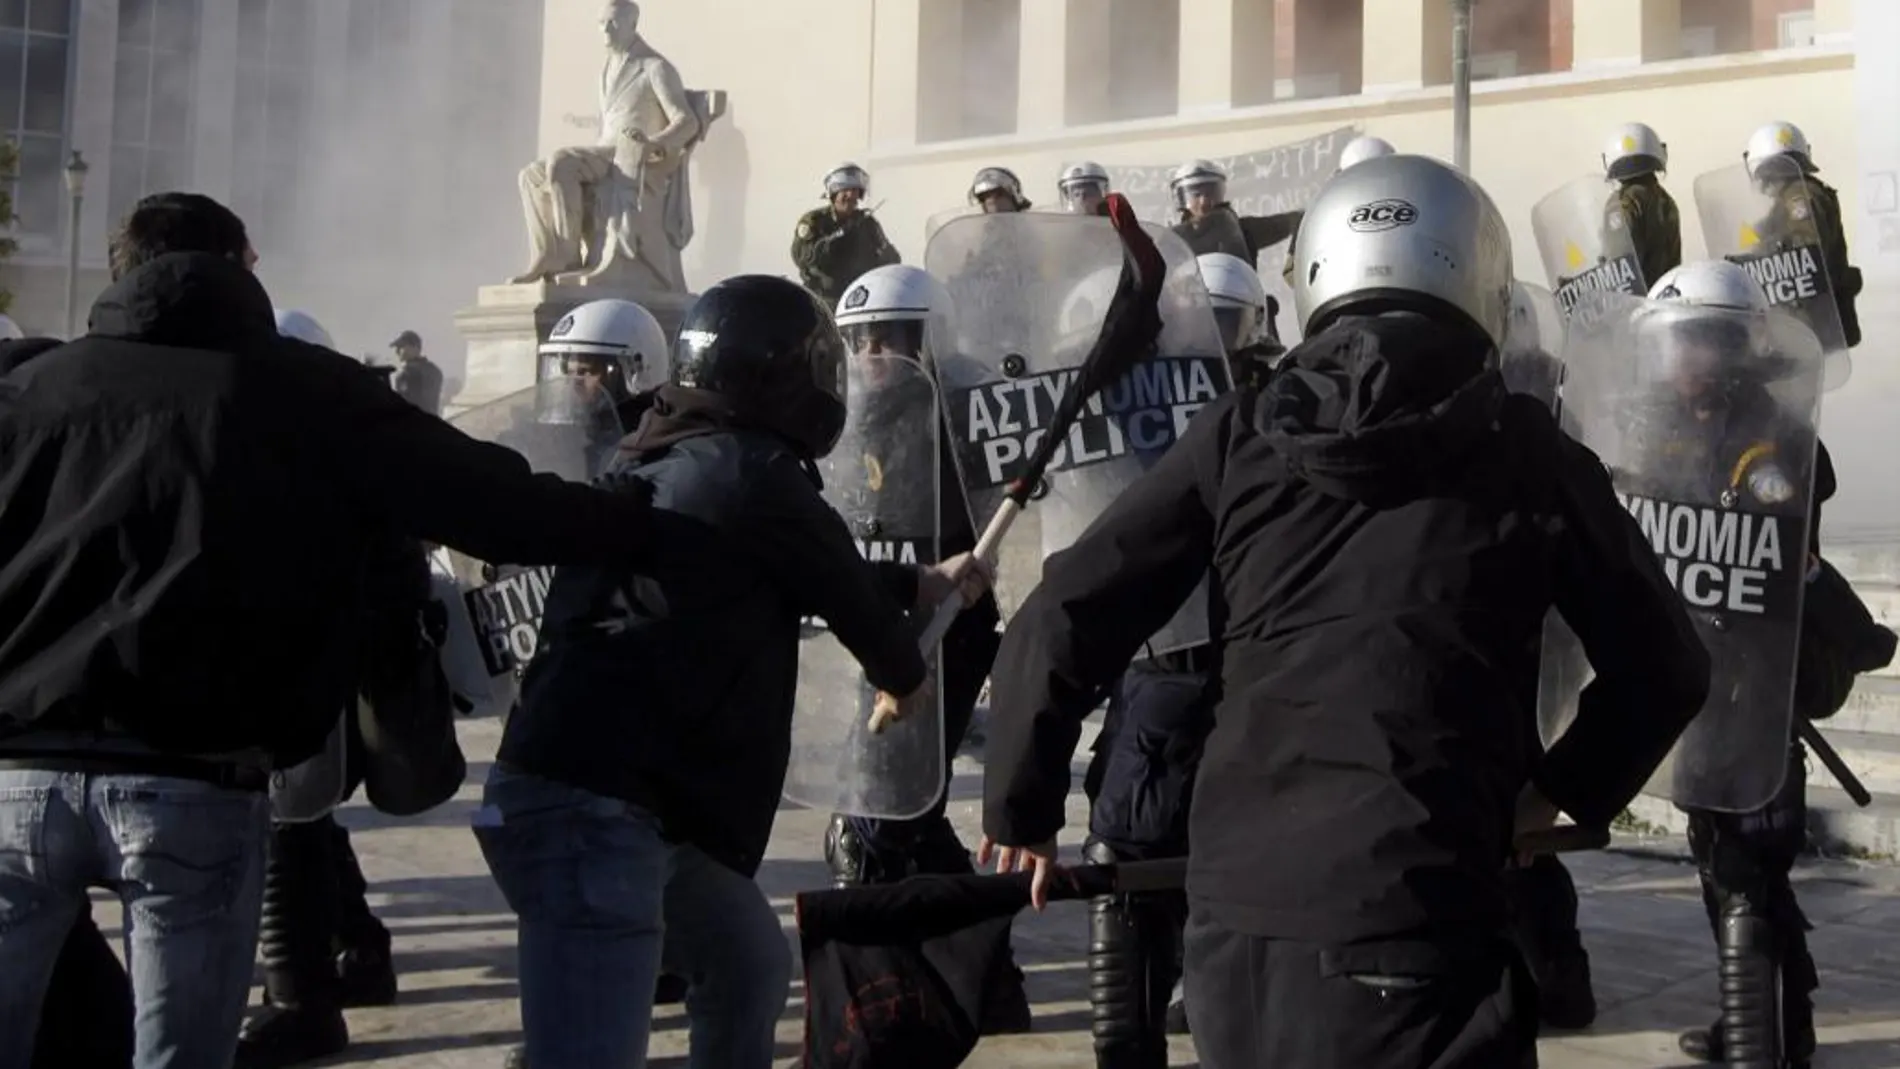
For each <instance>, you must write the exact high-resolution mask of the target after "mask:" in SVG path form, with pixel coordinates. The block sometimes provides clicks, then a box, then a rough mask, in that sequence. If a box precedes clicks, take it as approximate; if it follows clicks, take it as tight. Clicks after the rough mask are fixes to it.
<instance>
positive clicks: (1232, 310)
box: [1197, 252, 1267, 354]
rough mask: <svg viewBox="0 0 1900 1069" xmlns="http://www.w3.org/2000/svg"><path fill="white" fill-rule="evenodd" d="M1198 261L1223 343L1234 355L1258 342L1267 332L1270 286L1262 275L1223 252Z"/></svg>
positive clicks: (1202, 257) (1245, 262) (1204, 256)
mask: <svg viewBox="0 0 1900 1069" xmlns="http://www.w3.org/2000/svg"><path fill="white" fill-rule="evenodd" d="M1197 262H1198V263H1199V264H1200V267H1201V281H1202V283H1203V284H1205V285H1206V286H1207V296H1208V300H1209V301H1210V302H1212V304H1213V306H1214V320H1215V322H1217V323H1219V324H1220V334H1221V344H1223V345H1225V346H1226V347H1227V351H1228V352H1229V353H1230V354H1231V353H1234V352H1238V351H1239V350H1241V349H1245V348H1246V347H1247V346H1249V345H1252V344H1254V343H1255V342H1258V341H1259V340H1260V339H1261V337H1262V336H1263V335H1265V334H1266V330H1267V287H1266V285H1265V284H1264V283H1262V282H1261V281H1260V272H1258V271H1256V270H1254V269H1253V268H1251V267H1249V266H1247V261H1245V260H1242V259H1241V258H1240V257H1238V256H1233V255H1230V254H1228V253H1224V252H1210V253H1204V254H1202V255H1201V256H1200V257H1198V259H1197Z"/></svg>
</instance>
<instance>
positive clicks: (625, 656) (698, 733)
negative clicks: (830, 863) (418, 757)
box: [500, 386, 926, 876]
mask: <svg viewBox="0 0 1900 1069" xmlns="http://www.w3.org/2000/svg"><path fill="white" fill-rule="evenodd" d="M602 482H603V483H604V484H605V485H607V486H609V487H612V488H614V489H616V490H617V491H620V492H627V493H640V494H642V495H647V494H650V495H651V496H652V498H653V500H654V501H655V502H656V503H657V504H659V505H661V506H663V507H666V508H672V509H678V510H679V511H681V512H684V513H686V514H688V515H691V516H696V517H699V518H700V519H702V520H704V521H705V522H706V523H707V524H708V525H710V526H712V527H714V528H716V529H718V530H720V531H723V532H725V533H726V534H727V535H728V537H729V541H730V544H731V547H732V549H731V552H730V553H728V554H727V555H726V556H724V557H722V558H721V559H719V560H718V561H717V562H715V563H712V564H710V565H704V566H695V567H687V568H668V567H659V568H645V569H634V570H629V569H625V568H615V567H597V568H563V569H561V570H559V571H558V572H556V573H555V576H554V581H553V583H552V585H551V586H550V587H549V590H548V595H547V609H546V611H545V612H544V613H543V615H542V620H541V634H540V648H539V649H538V650H537V651H536V654H535V658H534V661H533V662H532V663H531V664H530V665H529V667H528V671H527V674H526V675H525V676H524V677H523V679H522V685H521V702H520V704H519V706H518V707H517V708H516V709H515V712H514V713H513V715H511V716H510V717H509V718H508V728H507V731H506V733H505V734H504V735H503V736H502V741H501V751H500V760H501V761H502V762H503V763H505V764H507V765H509V766H512V767H514V768H517V769H519V770H521V771H524V772H527V773H529V774H531V775H535V776H540V777H542V778H543V779H550V780H554V781H555V782H558V783H565V784H568V785H570V786H574V787H579V788H581V789H582V790H586V791H590V792H592V793H594V794H599V795H604V796H606V797H609V798H618V799H621V800H624V801H628V802H632V803H634V804H636V805H639V806H640V807H642V808H644V809H645V810H647V811H648V812H650V813H652V814H653V815H654V816H655V817H657V818H658V819H659V821H660V823H661V826H662V828H663V829H664V831H665V833H666V835H667V837H668V838H669V839H671V840H674V841H679V842H687V843H691V844H692V845H694V846H696V847H698V848H699V849H700V850H702V851H704V852H705V853H706V854H708V855H710V856H711V857H713V858H714V859H716V860H718V861H719V862H720V863H722V864H724V865H726V866H727V867H729V868H731V869H733V870H735V871H737V872H740V873H742V874H744V875H746V876H750V875H752V874H753V873H755V872H757V871H758V867H759V864H760V862H762V861H763V860H764V856H765V844H766V840H767V839H768V838H769V837H770V836H771V831H772V821H773V819H774V818H775V817H776V815H777V813H778V807H779V794H780V791H781V788H782V787H783V785H784V782H785V774H786V763H787V760H788V758H789V756H790V752H791V728H792V709H793V705H794V703H795V701H796V700H797V697H798V684H799V645H800V641H799V640H800V620H801V619H802V618H804V617H810V616H816V617H821V618H823V619H824V621H825V622H826V623H827V624H828V625H829V626H830V629H831V633H832V634H833V635H834V636H835V637H836V638H837V639H838V641H839V643H840V644H841V645H842V646H843V647H844V648H845V649H847V650H849V651H850V652H851V655H852V656H855V657H856V658H857V660H858V662H859V663H860V664H861V665H862V666H863V672H864V676H865V678H866V679H868V680H869V681H870V682H871V683H872V684H873V685H874V686H877V687H879V688H881V689H883V690H886V691H889V692H891V693H893V694H900V695H905V694H909V693H911V692H912V691H914V690H916V689H917V687H918V686H920V685H921V684H922V683H923V680H924V675H925V670H926V669H925V666H924V660H923V658H922V657H921V656H920V655H919V654H918V651H917V642H916V638H915V632H914V631H912V630H911V629H910V628H909V627H908V626H907V625H906V623H905V620H904V615H903V610H904V607H905V606H908V605H911V604H914V603H915V602H916V600H917V572H916V571H915V570H914V569H911V568H909V567H905V566H901V565H896V564H869V563H866V562H865V561H864V559H863V557H862V556H860V555H859V552H858V547H857V543H856V542H854V541H853V540H852V535H851V531H850V529H849V528H847V527H846V526H845V522H844V519H843V517H841V516H839V515H838V513H837V512H835V511H833V510H832V508H831V506H829V505H827V504H826V503H825V500H824V498H823V497H822V496H821V494H820V488H819V485H818V481H817V477H816V473H815V470H814V469H813V468H812V466H811V465H810V464H809V463H807V462H805V461H802V460H801V459H800V458H799V457H798V455H797V454H796V453H795V452H794V451H793V449H792V447H791V446H790V445H789V444H788V443H787V442H786V440H785V439H783V438H781V437H779V436H777V435H775V434H772V433H770V432H767V431H764V430H760V429H757V428H756V426H749V425H748V424H747V422H746V421H745V420H744V419H742V418H741V417H740V416H739V414H738V413H736V412H735V411H734V410H733V409H732V408H731V407H729V406H728V405H727V404H726V402H725V399H724V398H723V397H721V396H720V395H718V394H715V393H709V392H706V391H701V390H690V389H683V388H681V387H677V386H663V387H661V388H660V390H659V393H658V397H657V401H656V403H655V405H654V406H653V409H652V411H650V412H648V413H647V415H646V416H645V418H644V419H643V420H642V421H641V423H640V429H639V430H638V431H636V432H634V433H633V434H632V435H630V436H629V437H628V438H627V440H626V442H625V443H623V444H622V446H621V453H620V456H619V458H618V459H617V461H616V462H615V466H614V468H613V470H611V471H610V472H608V474H607V475H606V476H604V477H603V479H602ZM839 667H840V669H842V670H841V671H839V672H838V673H837V674H836V675H835V676H833V677H832V679H831V682H832V683H833V684H835V685H836V686H837V687H839V688H843V689H842V690H840V691H836V692H834V696H836V697H838V698H841V699H843V700H845V701H850V702H855V701H856V700H857V697H858V696H857V695H856V694H853V693H850V690H849V689H850V687H851V683H852V680H851V678H850V677H851V676H853V675H855V672H853V671H850V668H851V666H850V665H848V664H840V665H839ZM866 712H867V713H868V710H866ZM849 715H854V716H855V715H857V714H856V713H852V714H849ZM868 745H876V743H869V744H868ZM849 764H850V762H848V761H841V763H840V766H839V767H840V774H841V775H843V774H847V769H848V767H849Z"/></svg>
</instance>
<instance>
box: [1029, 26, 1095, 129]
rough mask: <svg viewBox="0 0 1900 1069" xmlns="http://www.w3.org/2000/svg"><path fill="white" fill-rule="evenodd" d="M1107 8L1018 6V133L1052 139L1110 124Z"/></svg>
mask: <svg viewBox="0 0 1900 1069" xmlns="http://www.w3.org/2000/svg"><path fill="white" fill-rule="evenodd" d="M1108 6H1109V4H1108V0H1022V31H1021V41H1022V46H1021V47H1022V51H1023V61H1022V62H1021V63H1019V64H1017V78H1016V130H1017V132H1018V133H1024V134H1027V133H1053V132H1055V131H1058V130H1061V129H1063V128H1064V127H1068V126H1079V125H1083V124H1086V123H1092V122H1101V121H1104V120H1106V119H1108V118H1110V114H1109V111H1110V109H1109V95H1108V87H1109V78H1110V77H1111V76H1112V73H1113V68H1112V62H1111V61H1112V59H1113V53H1114V49H1113V47H1112V44H1111V42H1110V39H1109V22H1108V19H1106V18H1104V17H1103V15H1104V13H1105V12H1106V11H1107V9H1108Z"/></svg>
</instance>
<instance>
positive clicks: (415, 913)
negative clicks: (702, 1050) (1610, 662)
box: [101, 722, 1900, 1069]
mask: <svg viewBox="0 0 1900 1069" xmlns="http://www.w3.org/2000/svg"><path fill="white" fill-rule="evenodd" d="M497 735H498V732H497V725H495V724H494V723H493V722H477V723H473V724H469V725H467V729H466V730H465V732H464V742H465V747H466V749H467V750H468V753H469V757H470V761H471V763H472V764H474V766H475V767H474V768H473V770H472V772H471V781H472V782H477V783H478V782H479V779H480V776H481V775H482V774H483V773H485V772H486V770H487V761H488V758H489V756H490V755H492V753H493V750H494V744H495V741H496V739H497ZM959 772H960V775H959V778H958V782H957V785H956V789H957V801H956V802H955V803H954V804H953V806H952V813H953V815H954V817H955V818H956V820H957V822H958V825H959V827H961V828H963V829H965V834H966V836H973V829H974V828H975V825H976V818H977V813H976V803H975V798H976V796H977V794H978V792H979V790H980V783H981V780H980V775H981V770H980V769H979V768H978V767H977V766H976V765H975V764H973V763H971V762H970V761H969V760H968V759H967V758H965V759H963V760H962V761H960V762H959ZM1078 782H1079V778H1078ZM476 797H477V790H476V788H475V787H472V786H471V787H470V788H468V789H466V790H465V791H464V792H463V794H462V796H461V797H460V798H459V799H458V800H457V801H455V802H454V803H452V804H450V805H448V806H445V807H443V808H442V809H440V810H438V811H436V812H435V813H433V814H431V815H430V816H429V817H428V818H427V819H425V820H422V821H409V822H403V823H397V822H394V821H390V820H387V819H385V818H383V817H381V816H380V815H378V814H376V813H373V812H370V811H368V810H367V809H363V808H360V807H357V808H352V809H350V810H349V811H348V812H347V814H346V817H345V819H346V821H347V823H349V824H350V825H351V826H352V827H354V828H357V829H359V830H358V832H357V834H356V837H355V842H356V849H357V851H358V853H359V854H360V855H361V856H362V860H363V867H364V868H365V870H367V872H368V875H369V879H370V884H371V903H372V905H373V906H374V907H375V909H376V912H377V913H378V915H380V916H381V917H382V918H383V919H384V920H385V921H386V922H387V923H388V924H389V926H390V928H391V929H392V930H393V931H394V932H395V936H396V955H397V967H398V969H399V971H400V972H401V974H402V978H401V982H402V999H401V1003H400V1004H399V1005H398V1006H396V1007H394V1008H390V1009H382V1010H361V1011H352V1012H351V1014H350V1028H351V1031H352V1033H353V1034H354V1036H355V1040H356V1042H355V1045H354V1047H353V1048H352V1049H351V1051H350V1052H349V1053H348V1054H347V1055H345V1056H344V1057H342V1058H340V1059H337V1060H334V1061H332V1062H328V1063H325V1064H330V1065H378V1066H392V1067H395V1066H402V1067H411V1069H421V1067H425V1066H426V1067H437V1069H492V1067H496V1066H499V1064H500V1061H501V1058H502V1054H503V1051H505V1050H506V1048H507V1047H508V1046H509V1045H510V1044H512V1043H514V1042H515V1041H516V1040H517V1037H518V1034H519V1027H520V1022H519V1018H518V1017H517V1013H516V1008H515V982H514V979H513V976H514V952H513V939H514V930H513V920H512V917H511V916H510V915H509V914H508V913H507V911H506V909H505V908H504V906H503V905H502V902H501V897H500V895H499V894H498V893H497V892H496V891H495V889H494V886H493V885H492V884H491V883H490V881H489V878H488V875H487V873H486V871H485V870H484V869H483V866H482V863H481V858H480V855H479V854H478V852H477V850H476V848H475V843H474V840H473V838H472V837H471V836H470V835H469V833H468V831H467V822H468V817H469V813H470V812H471V810H472V809H473V808H474V805H475V800H476ZM1081 816H1082V813H1081V808H1080V804H1079V798H1078V799H1076V800H1074V801H1072V805H1071V821H1070V831H1071V833H1073V830H1074V829H1075V828H1077V827H1078V826H1079V822H1080V817H1081ZM823 827H824V817H823V815H822V814H819V813H815V812H811V811H807V810H801V809H795V808H789V807H788V808H786V809H785V810H784V811H782V812H781V813H780V816H779V822H778V827H777V832H776V834H775V836H774V838H773V843H772V850H771V853H770V860H768V861H767V862H766V864H765V869H764V871H763V873H762V875H761V879H762V881H763V882H764V884H765V886H766V887H767V889H768V891H769V892H770V894H771V895H772V900H773V902H774V904H775V905H777V906H778V907H779V908H780V910H781V912H782V913H783V914H784V916H785V918H786V923H787V925H788V926H789V925H790V923H791V919H790V918H791V902H792V897H791V896H792V895H793V894H794V893H795V892H796V891H798V890H801V889H806V888H812V887H818V886H822V885H823V884H824V882H825V871H824V866H823V864H822V863H821V862H820V861H819V860H817V858H818V856H819V844H820V841H821V837H822V833H823ZM970 841H972V842H974V838H973V837H971V838H970ZM1573 868H1574V870H1575V872H1576V877H1577V883H1578V885H1579V889H1580V890H1581V892H1582V895H1583V911H1582V915H1583V923H1584V926H1585V930H1586V938H1587V940H1588V943H1589V947H1590V951H1591V954H1592V956H1593V958H1594V962H1595V970H1596V981H1597V991H1598V997H1599V999H1600V1000H1601V1002H1602V1004H1603V1008H1604V1012H1603V1014H1602V1017H1601V1019H1600V1020H1599V1022H1598V1024H1597V1026H1596V1027H1595V1028H1594V1029H1593V1030H1592V1031H1591V1032H1590V1033H1588V1034H1583V1035H1572V1036H1563V1037H1551V1038H1548V1039H1546V1040H1544V1042H1543V1064H1544V1065H1545V1066H1546V1067H1549V1069H1616V1067H1638V1066H1641V1067H1645V1069H1660V1067H1665V1066H1679V1065H1687V1064H1690V1063H1688V1062H1687V1061H1686V1060H1685V1059H1683V1058H1682V1057H1681V1056H1680V1055H1679V1054H1677V1053H1676V1047H1675V1039H1674V1036H1675V1032H1676V1030H1677V1029H1680V1028H1684V1027H1689V1026H1693V1025H1697V1024H1701V1023H1704V1022H1706V1021H1707V1020H1708V1019H1709V1018H1710V1016H1711V1007H1712V1006H1713V1004H1714V997H1715V969H1714V958H1713V952H1712V950H1711V947H1710V943H1709V933H1708V929H1707V927H1706V925H1705V923H1704V921H1703V917H1702V910H1701V906H1700V904H1699V900H1698V898H1697V896H1696V890H1695V879H1694V875H1693V873H1692V872H1691V870H1690V869H1689V868H1688V867H1687V866H1686V864H1685V859H1684V857H1683V854H1682V846H1681V844H1680V843H1679V842H1676V841H1671V840H1660V841H1638V840H1630V841H1627V842H1623V843H1619V849H1617V850H1616V851H1613V852H1608V853H1602V854H1593V855H1586V856H1580V857H1577V858H1575V859H1574V865H1573ZM1799 879H1800V891H1801V899H1802V903H1803V905H1804V906H1805V907H1806V909H1807V911H1808V914H1809V916H1810V917H1811V918H1812V919H1813V921H1814V923H1815V926H1816V930H1815V932H1814V933H1813V935H1812V939H1813V943H1814V949H1815V956H1816V957H1817V958H1818V959H1819V961H1820V964H1821V977H1822V989H1821V992H1820V997H1819V1006H1818V1008H1819V1019H1820V1023H1821V1043H1822V1052H1821V1055H1820V1057H1819V1058H1818V1059H1817V1064H1818V1065H1820V1066H1824V1067H1828V1069H1886V1067H1900V870H1897V869H1893V868H1887V867H1879V866H1867V865H1860V864H1856V863H1852V862H1846V861H1826V862H1815V863H1812V864H1810V865H1808V866H1806V867H1805V868H1804V869H1803V870H1802V871H1801V872H1800V873H1799ZM114 913H116V910H113V909H110V908H109V907H101V920H102V922H104V923H107V924H108V925H116V917H114V916H112V914H114ZM1016 933H1017V934H1016V945H1017V947H1018V958H1019V960H1020V961H1022V962H1023V963H1024V965H1025V966H1026V968H1027V970H1028V972H1029V987H1030V996H1031V999H1032V1000H1033V1001H1034V1003H1035V1008H1036V1016H1037V1030H1038V1031H1037V1033H1036V1034H1035V1035H1031V1036H1025V1037H1011V1038H1008V1039H999V1040H992V1041H988V1042H985V1043H984V1045H983V1046H982V1047H980V1048H979V1049H978V1051H977V1053H976V1055H975V1056H974V1057H972V1059H971V1060H970V1061H969V1062H968V1063H967V1064H969V1065H970V1066H972V1067H974V1069H1003V1067H1006V1066H1087V1065H1092V1059H1091V1058H1090V1055H1089V1043H1088V1033H1087V1028H1088V1015H1087V1002H1086V998H1087V994H1086V993H1087V983H1086V975H1085V972H1084V969H1083V966H1082V961H1083V959H1084V942H1083V937H1084V922H1083V917H1082V914H1081V909H1080V907H1079V906H1075V905H1068V906H1058V907H1055V908H1052V909H1051V910H1050V911H1049V912H1048V913H1046V914H1044V915H1041V916H1034V915H1028V914H1025V916H1024V917H1023V918H1022V919H1021V920H1019V921H1018V923H1017V926H1016ZM801 1009H802V1003H801V1002H800V998H799V992H798V991H797V990H796V989H794V991H793V993H792V1002H791V1005H790V1007H789V1008H788V1010H787V1015H786V1019H785V1022H784V1023H783V1025H782V1026H781V1028H780V1037H781V1046H780V1053H781V1055H782V1056H783V1058H784V1060H785V1061H786V1062H787V1063H793V1064H795V1060H796V1058H797V1054H798V1041H799V1034H800V1031H799V1022H798V1015H799V1013H800V1012H801ZM653 1053H654V1062H655V1064H657V1065H675V1066H678V1065H683V1064H684V1059H683V1057H682V1056H683V1054H684V1053H685V1032H684V1022H683V1020H682V1019H681V1016H680V1014H679V1012H678V1008H677V1007H669V1008H668V1009H667V1010H666V1012H663V1013H661V1014H660V1015H659V1017H658V1018H657V1020H656V1031H655V1033H654V1038H653ZM1174 1054H1175V1057H1174V1064H1175V1065H1193V1064H1194V1052H1193V1047H1192V1044H1191V1043H1190V1042H1189V1041H1187V1040H1178V1041H1177V1046H1176V1048H1175V1051H1174Z"/></svg>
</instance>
